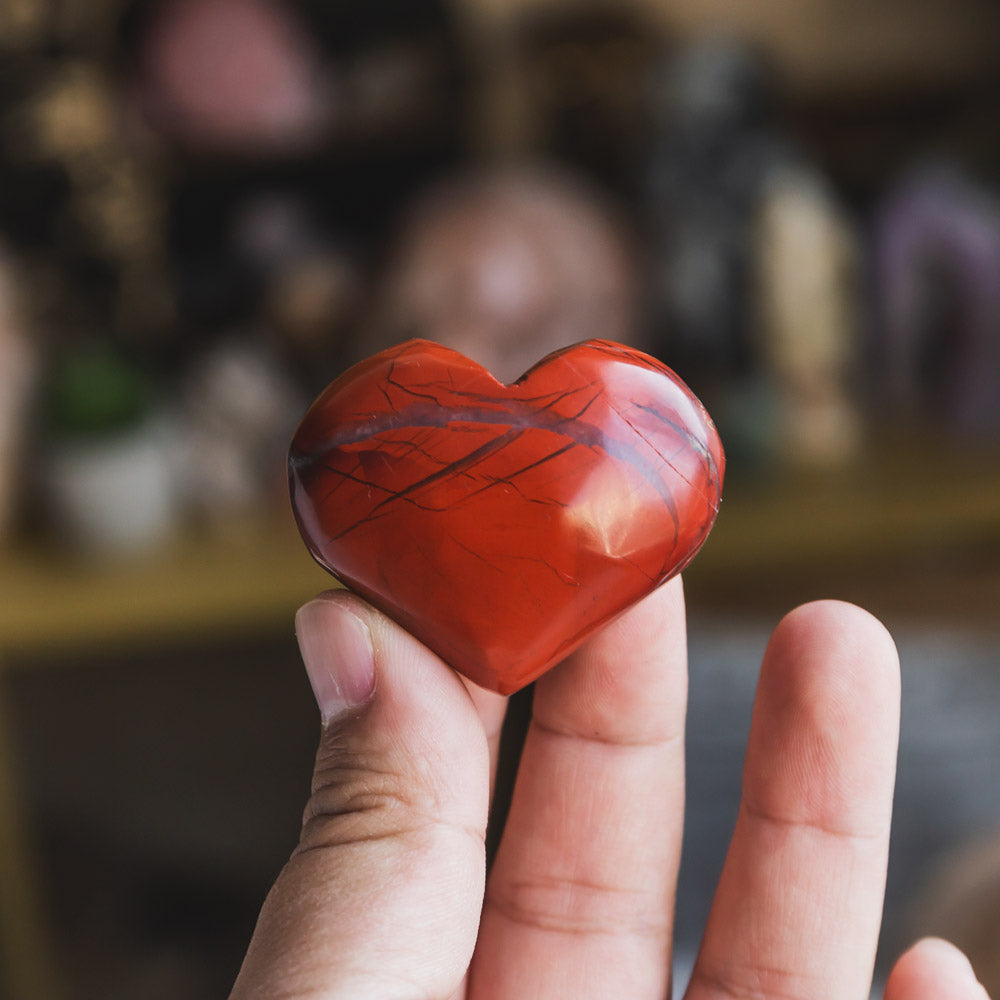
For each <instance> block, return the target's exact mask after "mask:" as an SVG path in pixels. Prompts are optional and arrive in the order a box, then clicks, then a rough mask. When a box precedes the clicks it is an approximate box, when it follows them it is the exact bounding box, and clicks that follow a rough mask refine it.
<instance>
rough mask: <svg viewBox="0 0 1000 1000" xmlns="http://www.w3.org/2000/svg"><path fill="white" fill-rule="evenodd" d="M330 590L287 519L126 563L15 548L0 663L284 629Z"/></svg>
mask: <svg viewBox="0 0 1000 1000" xmlns="http://www.w3.org/2000/svg"><path fill="white" fill-rule="evenodd" d="M333 583H334V581H333V580H332V579H331V578H330V577H329V576H328V575H327V574H326V573H324V572H323V571H322V570H321V569H320V568H319V567H318V566H317V565H316V564H315V563H313V561H312V560H311V558H310V557H309V555H308V553H307V552H306V549H305V547H304V546H303V545H302V542H301V541H300V540H299V538H298V535H297V533H296V530H295V526H294V523H293V522H292V518H291V515H288V516H287V517H284V518H282V517H279V516H271V517H267V518H261V519H258V520H249V521H246V522H243V523H240V524H238V525H233V526H231V527H229V528H227V529H226V531H225V532H223V533H218V532H214V533H212V532H209V533H206V532H192V533H190V534H187V535H181V536H180V537H178V538H176V539H175V540H172V541H171V542H170V543H168V544H166V545H164V546H163V547H162V548H161V549H158V550H157V551H156V552H153V553H150V554H148V555H145V556H142V557H138V556H136V557H131V558H127V559H117V560H112V559H105V560H103V561H98V562H93V561H85V560H83V559H81V558H75V557H71V556H70V557H65V558H60V557H59V555H58V553H57V552H55V551H54V550H52V549H48V548H41V549H39V548H33V547H30V546H23V547H15V548H13V549H11V550H8V551H5V552H0V594H3V599H2V602H0V654H2V653H4V652H6V653H9V654H14V655H20V654H25V655H34V654H44V653H48V652H60V651H66V650H69V649H71V648H72V647H74V646H81V645H92V644H101V645H104V646H106V645H113V644H119V645H120V644H127V643H130V642H138V641H142V642H148V641H157V640H160V639H170V638H189V637H194V638H197V637H199V636H206V637H209V636H210V637H217V636H219V635H223V634H225V633H227V632H234V631H236V630H239V629H247V628H249V629H256V630H260V629H267V628H280V627H287V628H289V629H290V628H291V627H292V624H291V623H292V615H293V614H294V612H295V609H296V608H297V607H298V606H299V605H300V604H301V603H303V602H304V601H306V600H308V599H309V598H310V597H311V596H312V595H314V594H315V593H317V592H318V591H319V590H323V589H328V588H329V587H330V586H331V585H333Z"/></svg>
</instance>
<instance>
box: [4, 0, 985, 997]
mask: <svg viewBox="0 0 1000 1000" xmlns="http://www.w3.org/2000/svg"><path fill="white" fill-rule="evenodd" d="M997 51H1000V7H997V5H996V4H994V3H992V2H991V0H923V2H919V3H918V2H916V0H865V2H860V0H836V2H835V0H799V2H798V3H795V4H787V3H783V2H782V0H758V2H757V3H754V4H746V3H742V2H740V0H697V2H696V0H632V2H630V3H621V2H615V3H610V2H607V3H602V2H598V0H589V2H584V0H517V2H513V0H509V2H507V3H501V2H499V0H366V2H365V3H360V2H357V0H356V2H353V3H352V2H348V0H284V2H282V0H0V996H3V997H10V998H16V1000H27V998H46V1000H47V998H53V1000H60V998H65V1000H76V998H89V997H95V998H96V997H100V998H104V1000H118V998H131V997H143V998H145V1000H157V998H159V997H178V996H184V997H186V998H189V1000H200V998H202V997H205V998H207V997H217V996H220V995H225V993H226V992H227V991H228V989H229V986H230V985H231V982H232V979H233V977H234V976H235V973H236V970H237V968H238V965H239V962H240V960H241V958H242V954H243V950H244V949H245V946H246V943H247V941H248V939H249V935H250V932H251V929H252V927H253V923H254V920H255V917H256V912H257V909H258V907H259V905H260V902H261V900H262V898H263V895H264V893H265V892H266V889H267V887H268V886H269V884H270V882H271V880H272V879H273V878H274V876H275V875H276V873H277V871H278V869H279V868H280V866H281V864H282V862H283V860H284V859H285V858H286V857H287V855H288V853H289V851H290V849H291V847H292V846H293V845H294V843H295V840H296V836H297V829H298V825H299V821H300V816H301V809H302V806H303V805H304V803H305V799H306V795H307V792H308V783H309V777H310V772H311V766H312V756H313V752H314V748H315V743H316V738H317V733H318V720H317V717H316V711H315V707H314V705H313V704H312V701H311V696H310V694H309V690H308V685H307V683H306V680H305V676H304V672H303V671H302V669H301V667H300V664H299V662H298V655H297V652H296V649H295V642H294V636H293V631H292V615H293V613H294V610H295V608H296V607H298V605H299V604H300V603H302V602H303V601H305V600H306V599H307V598H308V597H310V596H311V595H312V594H314V593H315V592H316V591H317V590H319V589H323V588H325V587H327V586H328V585H329V582H330V581H329V578H328V577H325V576H324V575H323V574H322V573H321V572H320V571H319V570H318V569H317V568H316V567H315V566H314V565H313V563H312V562H311V560H310V558H309V556H308V555H307V553H306V550H305V547H304V546H303V545H302V544H301V543H300V542H299V540H298V538H297V536H296V534H295V529H294V527H293V524H292V519H291V516H290V512H289V509H288V502H287V498H286V486H285V474H284V451H285V448H286V447H287V443H288V441H289V439H290V437H291V433H292V431H293V430H294V428H295V426H296V424H297V422H298V420H299V419H300V417H301V415H302V413H303V412H304V409H305V407H306V405H307V404H308V402H309V401H310V399H311V398H312V397H313V396H314V395H315V393H316V392H318V391H319V390H320V389H321V388H322V387H323V386H324V385H325V384H326V383H327V382H328V381H330V380H331V379H332V378H334V377H335V376H336V375H337V374H339V373H340V372H341V371H342V370H343V369H344V368H345V367H346V366H347V365H349V364H351V363H352V362H354V361H356V360H359V359H360V358H362V357H364V356H366V355H368V354H370V353H372V352H373V351H375V350H377V349H380V348H381V347H384V346H387V345H388V344H390V343H394V342H397V341H399V340H401V339H405V338H408V337H411V336H426V337H429V338H431V339H434V340H439V341H442V342H445V343H448V344H450V345H452V346H455V347H457V348H459V349H460V350H462V351H464V352H465V353H467V354H469V355H470V356H472V357H474V358H476V359H477V360H479V361H481V362H482V363H484V364H486V365H487V366H488V367H490V368H491V369H492V370H493V371H494V372H495V373H496V374H497V375H498V376H500V377H502V378H504V379H506V380H513V379H515V378H516V377H517V376H518V375H520V374H521V373H522V372H523V371H524V370H525V368H527V367H528V366H529V365H530V364H532V363H533V362H534V361H536V360H538V359H539V358H540V357H541V356H542V355H543V354H545V353H547V352H548V351H549V350H552V349H554V348H556V347H560V346H563V345H564V344H568V343H572V342H574V341H578V340H581V339H585V338H587V337H607V338H610V339H615V340H620V341H624V342H627V343H630V344H634V345H636V346H639V347H641V348H643V349H645V350H647V351H649V352H651V353H654V354H656V355H657V356H658V357H660V358H661V359H662V360H664V361H665V362H667V363H668V364H670V365H671V366H673V367H674V368H676V369H677V370H678V371H679V373H680V374H681V375H682V377H683V378H684V379H685V380H686V381H688V383H689V384H690V385H691V386H692V388H693V389H694V390H695V391H696V392H697V393H698V394H699V395H700V396H701V398H702V399H703V400H704V401H705V403H706V404H707V406H708V408H709V410H710V412H711V413H712V414H713V416H714V417H715V419H716V422H717V423H718V425H719V427H720V431H721V433H722V437H723V441H724V443H725V446H726V450H727V455H728V460H729V468H728V474H727V483H726V491H725V500H724V504H723V509H722V513H721V515H720V518H719V521H718V525H717V527H716V530H715V532H714V533H713V535H712V537H711V539H710V540H709V542H708V544H707V545H706V547H705V549H704V551H703V552H702V554H701V555H700V556H699V558H698V560H696V562H695V563H694V564H693V565H692V567H691V568H690V570H689V571H687V572H686V574H685V577H686V587H687V593H688V601H689V606H690V610H691V617H692V641H691V657H692V690H691V708H690V722H689V728H690V733H691V759H690V762H689V772H690V773H689V789H690V791H689V795H690V800H691V805H690V812H689V816H688V818H687V824H688V828H689V833H690V835H691V836H690V838H689V841H688V844H689V846H688V848H687V852H686V855H685V859H684V869H683V873H682V880H681V901H680V906H681V912H680V918H679V923H678V932H679V937H680V940H679V961H680V964H681V966H682V970H681V973H680V974H679V977H678V979H679V982H680V983H681V984H683V982H684V971H683V967H684V964H685V963H686V962H689V961H690V957H691V955H692V953H693V950H694V949H695V947H696V943H697V938H698V934H699V932H700V926H701V923H702V921H703V919H704V916H705V913H706V912H707V906H708V899H709V893H710V891H711V887H712V884H713V882H714V879H715V877H716V875H717V873H718V870H719V867H720V865H721V861H722V856H723V852H724V850H725V844H726V841H727V838H728V835H729V829H730V826H731V823H732V821H733V818H734V816H735V811H736V804H737V797H738V791H739V769H740V763H741V759H742V748H743V742H744V740H745V737H746V731H747V726H748V722H749V711H750V704H751V700H752V695H753V687H754V683H755V678H756V670H757V666H758V664H759V658H760V654H761V652H762V650H763V647H764V643H765V641H766V637H767V634H768V633H769V631H770V629H771V628H772V627H773V625H774V624H775V623H776V621H777V619H778V618H779V617H780V615H781V614H782V613H783V612H784V611H786V610H788V609H789V608H790V607H792V606H793V605H794V604H797V603H800V602H801V601H804V600H807V599H811V598H815V597H838V598H843V599H847V600H852V601H856V602H858V603H861V604H863V605H865V606H866V607H868V608H869V609H870V610H872V611H873V612H875V613H876V614H878V615H879V616H880V617H882V618H883V620H884V621H885V622H886V623H887V624H888V625H889V627H890V629H891V630H892V631H893V633H894V635H895V636H896V638H897V641H898V643H899V645H900V649H901V653H902V663H903V679H904V684H903V690H904V695H903V698H904V718H903V733H902V745H901V759H900V774H899V784H898V792H897V803H896V816H897V822H896V829H895V832H894V838H893V849H892V859H891V865H890V875H889V889H888V900H887V908H886V917H885V931H886V941H885V948H884V951H885V953H884V955H882V956H880V967H879V972H880V975H883V974H884V972H885V963H886V961H887V960H888V958H889V956H890V954H891V953H892V952H893V951H894V950H896V949H898V948H899V947H901V946H902V945H903V944H905V943H906V942H907V941H909V940H910V939H911V938H912V937H914V936H915V935H918V934H922V933H927V932H935V933H941V934H945V935H947V936H949V937H952V938H953V939H955V940H957V941H958V943H960V944H961V945H963V946H964V947H965V948H966V949H968V950H969V952H970V954H971V956H972V958H973V961H974V964H975V965H976V968H977V971H978V973H979V975H980V977H981V978H982V979H983V980H984V982H986V983H987V985H988V986H989V987H990V989H991V990H992V991H994V993H995V994H996V993H1000V959H998V955H1000V781H998V778H997V775H998V773H1000V725H998V718H1000V658H998V652H997V651H998V649H1000V614H998V609H1000V129H998V127H997V122H998V118H1000V64H998V63H997V60H996V52H997ZM523 701H524V699H522V702H521V703H520V704H521V708H520V709H519V710H520V711H521V713H522V715H523V710H524V706H523ZM501 788H503V783H501Z"/></svg>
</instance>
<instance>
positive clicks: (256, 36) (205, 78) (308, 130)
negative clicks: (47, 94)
mask: <svg viewBox="0 0 1000 1000" xmlns="http://www.w3.org/2000/svg"><path fill="white" fill-rule="evenodd" d="M141 65H142V75H141V102H142V107H143V111H144V113H145V115H146V117H147V119H148V120H149V122H150V124H151V125H152V126H153V127H154V128H156V129H157V130H158V131H160V132H162V133H164V134H166V135H168V136H169V137H171V138H173V139H177V140H179V141H181V142H183V143H185V144H190V145H196V146H202V147H207V148H210V149H220V148H221V149H227V150H230V151H236V152H257V151H274V150H275V149H280V148H282V147H289V148H290V149H298V148H301V147H302V146H305V145H308V144H309V143H310V142H311V141H313V140H314V139H315V138H316V136H317V134H318V133H319V131H320V130H321V128H322V126H323V123H324V121H325V120H326V117H327V116H328V114H329V101H328V96H329V95H327V94H326V93H325V92H324V90H325V88H324V87H323V86H322V85H321V65H320V58H319V54H318V52H317V51H316V49H315V47H314V46H313V45H312V43H311V41H310V39H309V38H308V36H307V35H306V33H305V30H304V28H303V27H302V25H301V24H299V22H298V21H297V19H296V18H295V17H294V16H293V14H292V13H291V11H290V10H289V9H287V8H286V7H284V6H283V5H280V4H279V3H277V2H268V0H171V2H169V3H168V4H166V6H164V8H163V9H162V11H161V12H160V13H159V14H158V15H157V16H156V18H155V19H154V21H153V23H152V25H151V27H150V29H149V32H148V35H147V37H146V39H145V44H144V48H143V52H142V56H141Z"/></svg>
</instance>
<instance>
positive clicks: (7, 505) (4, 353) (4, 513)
mask: <svg viewBox="0 0 1000 1000" xmlns="http://www.w3.org/2000/svg"><path fill="white" fill-rule="evenodd" d="M15 285H16V278H15V277H14V276H13V274H12V266H11V264H10V262H9V261H8V260H7V259H6V254H5V253H0V538H3V537H4V536H5V535H6V533H7V532H8V531H9V530H10V529H11V526H12V524H13V522H14V517H15V514H16V509H17V502H18V498H19V494H20V492H21V488H22V485H23V483H22V481H23V459H24V454H23V449H24V441H25V437H26V432H27V423H28V408H29V405H30V402H31V396H32V392H33V389H34V384H35V377H36V375H37V358H36V357H35V353H34V351H33V350H32V348H31V345H30V343H29V341H28V339H27V337H26V336H25V334H24V330H23V328H22V323H23V315H22V311H21V309H20V307H19V303H18V302H17V301H16V293H15Z"/></svg>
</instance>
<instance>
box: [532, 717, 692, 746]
mask: <svg viewBox="0 0 1000 1000" xmlns="http://www.w3.org/2000/svg"><path fill="white" fill-rule="evenodd" d="M531 726H532V728H533V729H535V730H537V731H538V732H540V733H541V734H543V735H545V736H550V737H553V738H555V739H564V740H579V741H581V742H583V743H590V744H597V745H600V746H607V747H615V748H618V749H622V750H662V749H664V748H666V747H670V746H674V745H676V744H677V743H678V742H680V740H681V737H682V735H683V734H682V733H671V734H669V735H667V736H663V737H655V738H645V739H630V738H628V737H627V736H624V735H621V736H608V735H605V734H604V733H601V732H600V731H599V730H595V731H594V732H592V733H583V732H578V731H575V730H572V729H566V728H563V727H561V726H556V725H553V724H552V723H550V722H545V721H543V720H542V719H539V718H537V717H536V718H533V719H532V720H531Z"/></svg>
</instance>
